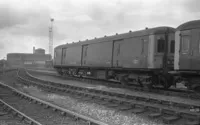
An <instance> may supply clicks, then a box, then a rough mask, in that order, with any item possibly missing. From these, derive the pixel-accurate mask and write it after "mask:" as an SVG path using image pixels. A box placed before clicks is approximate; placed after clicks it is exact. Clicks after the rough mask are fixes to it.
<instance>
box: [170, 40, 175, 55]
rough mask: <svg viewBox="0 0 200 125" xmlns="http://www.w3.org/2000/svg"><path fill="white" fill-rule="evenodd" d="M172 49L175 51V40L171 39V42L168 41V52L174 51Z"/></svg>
mask: <svg viewBox="0 0 200 125" xmlns="http://www.w3.org/2000/svg"><path fill="white" fill-rule="evenodd" d="M174 51H175V41H174V40H171V43H170V53H174Z"/></svg>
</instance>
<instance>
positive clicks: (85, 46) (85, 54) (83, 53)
mask: <svg viewBox="0 0 200 125" xmlns="http://www.w3.org/2000/svg"><path fill="white" fill-rule="evenodd" d="M87 49H88V45H83V47H82V56H81V57H82V58H81V64H82V66H84V65H86V61H87Z"/></svg>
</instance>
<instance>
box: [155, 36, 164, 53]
mask: <svg viewBox="0 0 200 125" xmlns="http://www.w3.org/2000/svg"><path fill="white" fill-rule="evenodd" d="M160 40H162V41H164V42H163V46H162V51H159V50H160V49H159V48H160V47H159V43H160V42H159V41H160ZM156 43H157V44H156V45H157V46H156V52H157V53H164V52H165V39H164V38H162V37H161V38H159V39H157V40H156Z"/></svg>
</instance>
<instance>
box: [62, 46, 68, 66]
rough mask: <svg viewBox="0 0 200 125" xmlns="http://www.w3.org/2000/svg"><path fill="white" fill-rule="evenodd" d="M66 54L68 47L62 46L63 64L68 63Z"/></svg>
mask: <svg viewBox="0 0 200 125" xmlns="http://www.w3.org/2000/svg"><path fill="white" fill-rule="evenodd" d="M66 54H67V48H62V59H61V65H64V64H65V63H66Z"/></svg>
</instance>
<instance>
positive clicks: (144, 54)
mask: <svg viewBox="0 0 200 125" xmlns="http://www.w3.org/2000/svg"><path fill="white" fill-rule="evenodd" d="M174 32H175V30H174V28H171V27H156V28H151V29H145V30H140V31H135V32H132V31H130V32H128V33H124V34H116V35H113V36H105V37H102V38H95V39H92V40H86V41H82V42H77V43H71V44H64V45H60V46H58V47H56V48H55V56H54V68H56V69H57V71H58V72H59V73H60V74H61V75H76V76H80V77H83V76H84V77H93V78H97V79H106V80H113V79H114V80H119V81H120V82H121V83H122V84H131V83H137V84H139V85H141V86H143V85H157V84H159V85H163V86H164V87H165V88H168V87H170V85H171V83H172V77H171V75H170V74H168V71H169V70H172V69H173V68H174V67H173V59H174V56H173V55H174V46H175V41H174Z"/></svg>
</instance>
